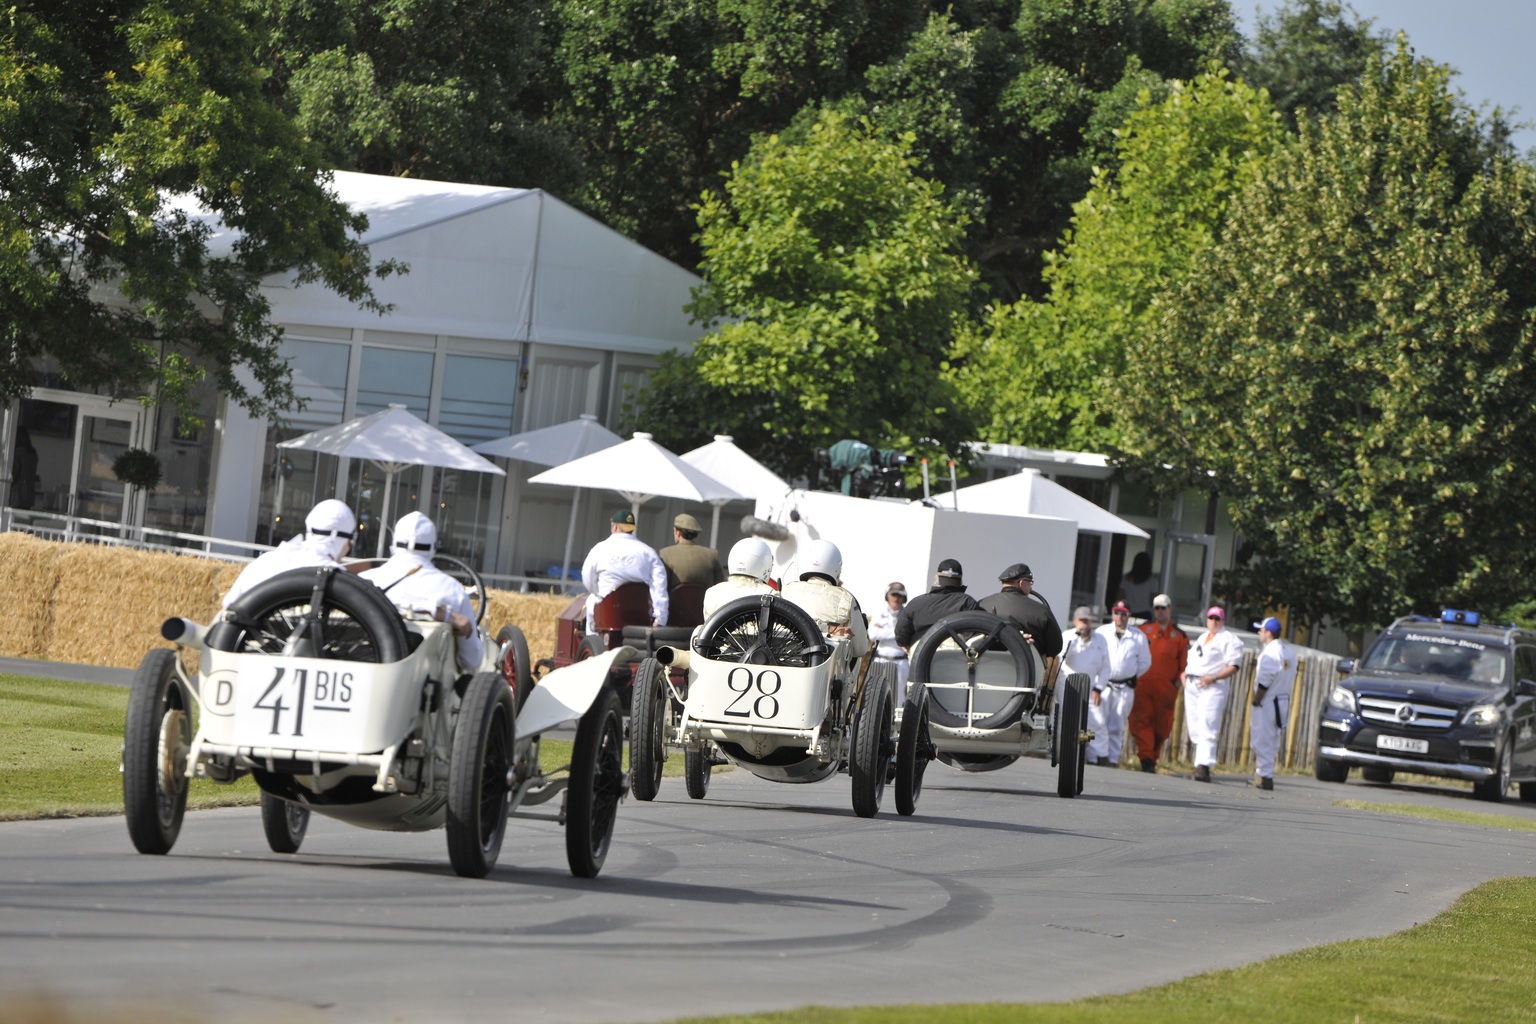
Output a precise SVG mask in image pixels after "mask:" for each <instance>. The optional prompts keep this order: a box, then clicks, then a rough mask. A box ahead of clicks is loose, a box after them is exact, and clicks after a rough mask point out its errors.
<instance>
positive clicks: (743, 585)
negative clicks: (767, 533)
mask: <svg viewBox="0 0 1536 1024" xmlns="http://www.w3.org/2000/svg"><path fill="white" fill-rule="evenodd" d="M725 561H726V569H727V571H728V572H729V573H730V575H729V576H727V577H726V578H725V580H724V581H723V582H721V583H716V584H715V585H714V586H712V587H710V588H709V589H708V590H706V591H704V617H705V618H706V619H707V618H709V617H710V616H711V615H713V614H715V612H717V611H719V610H720V609H721V608H723V607H724V606H725V605H728V604H730V603H731V602H732V601H735V600H736V599H737V598H742V597H752V596H753V595H755V594H772V593H775V591H774V589H773V588H772V587H770V586H769V585H768V575H769V574H770V573H772V572H773V552H772V551H771V550H769V548H768V545H767V544H765V543H764V542H762V541H761V540H758V539H757V538H756V537H747V538H744V539H742V540H739V541H737V542H736V545H735V546H734V547H732V548H731V553H730V555H729V557H727V558H726V560H725Z"/></svg>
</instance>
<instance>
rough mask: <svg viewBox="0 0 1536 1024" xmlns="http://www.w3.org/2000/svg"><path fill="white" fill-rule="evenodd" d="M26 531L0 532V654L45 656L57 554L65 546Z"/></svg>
mask: <svg viewBox="0 0 1536 1024" xmlns="http://www.w3.org/2000/svg"><path fill="white" fill-rule="evenodd" d="M71 546H80V545H64V544H56V543H54V542H52V541H46V540H42V539H40V538H38V537H34V536H32V535H31V534H28V533H16V532H7V533H0V607H3V608H5V610H6V619H7V620H8V622H7V626H6V628H5V629H4V630H3V631H0V656H3V657H7V658H39V659H47V658H48V642H49V639H50V637H51V636H52V634H53V622H54V615H55V608H54V604H55V600H56V595H57V593H58V591H59V564H58V563H59V556H60V555H61V554H63V553H64V549H65V548H66V547H71Z"/></svg>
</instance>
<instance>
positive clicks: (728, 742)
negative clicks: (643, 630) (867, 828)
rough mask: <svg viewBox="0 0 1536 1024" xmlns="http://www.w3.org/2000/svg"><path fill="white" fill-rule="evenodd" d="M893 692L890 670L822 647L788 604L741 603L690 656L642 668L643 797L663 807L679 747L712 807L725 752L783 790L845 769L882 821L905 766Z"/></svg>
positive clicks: (638, 728)
mask: <svg viewBox="0 0 1536 1024" xmlns="http://www.w3.org/2000/svg"><path fill="white" fill-rule="evenodd" d="M673 666H676V667H680V668H683V669H685V670H686V672H687V681H686V685H684V686H679V685H678V684H677V683H676V682H675V681H674V680H673V679H672V676H671V673H670V671H669V669H670V668H671V667H673ZM895 681H896V676H895V673H894V672H893V671H892V670H891V666H889V665H887V664H883V663H881V662H878V661H875V660H874V659H873V658H868V657H866V658H863V659H859V660H855V659H854V658H852V657H851V655H850V652H849V649H848V641H847V640H846V639H845V638H841V637H827V636H823V635H822V633H821V630H820V629H819V628H818V627H817V625H816V623H815V621H814V620H813V619H812V618H811V617H810V615H808V614H807V613H806V612H805V611H804V610H803V609H801V608H800V607H799V606H798V605H796V604H794V603H792V602H790V601H786V600H785V599H783V598H781V597H778V596H777V595H773V594H764V595H760V596H753V597H743V598H739V599H737V600H735V601H732V602H730V603H729V604H727V605H725V606H724V607H722V608H720V609H719V610H718V611H716V612H715V614H714V615H712V616H711V617H710V619H709V621H708V622H706V623H705V624H704V625H703V626H701V627H699V629H698V630H697V632H695V633H694V636H693V640H692V642H691V644H690V649H689V650H679V649H677V648H672V647H663V648H661V649H659V650H658V651H657V652H656V653H655V655H654V656H652V657H649V658H646V659H645V660H643V661H641V663H640V665H639V667H638V668H637V669H636V671H635V687H634V696H633V703H632V705H631V711H630V771H631V777H632V779H633V783H634V792H635V795H636V796H637V797H638V798H640V799H642V800H650V799H654V798H655V796H656V793H657V791H658V789H659V787H660V784H661V776H662V763H663V762H664V761H665V760H666V757H667V751H668V748H669V747H671V748H679V747H680V748H681V749H682V751H683V756H684V769H685V771H684V776H685V780H686V783H687V788H688V795H689V796H691V797H693V798H694V799H702V798H703V797H704V795H705V793H706V792H707V791H708V789H709V777H710V768H711V763H712V756H711V755H712V751H714V750H719V751H720V753H721V754H723V755H724V757H725V758H726V759H727V760H728V761H729V762H730V763H732V764H734V765H736V766H738V767H740V768H743V769H745V770H746V771H748V772H751V773H752V774H753V775H756V776H758V777H759V778H763V779H768V780H770V781H773V782H790V783H809V782H821V781H822V780H824V779H829V778H831V777H832V776H834V775H836V774H838V772H839V771H844V770H846V771H847V773H848V774H849V775H850V776H851V777H852V780H853V809H854V812H855V813H856V814H858V815H859V816H861V817H865V818H868V817H873V816H874V814H875V813H876V812H877V811H878V810H879V809H880V802H881V797H882V795H883V793H884V791H885V784H886V779H887V775H888V773H889V772H891V770H892V766H893V762H894V761H895V759H896V728H895V708H894V700H895ZM908 768H909V770H908V771H907V772H906V774H903V773H902V771H901V770H900V769H899V767H898V768H897V770H896V771H895V782H896V790H897V798H898V799H897V803H898V809H899V810H901V812H902V813H903V814H910V813H912V808H913V807H915V805H916V793H917V789H916V784H914V780H913V778H912V775H911V772H910V765H909V766H908ZM918 784H920V783H918Z"/></svg>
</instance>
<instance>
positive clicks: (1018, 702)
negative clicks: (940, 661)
mask: <svg viewBox="0 0 1536 1024" xmlns="http://www.w3.org/2000/svg"><path fill="white" fill-rule="evenodd" d="M946 640H953V641H954V642H955V643H956V644H959V645H960V647H961V648H963V649H965V650H966V651H967V652H969V653H970V654H971V655H972V657H969V658H967V661H968V662H970V664H971V676H972V683H973V684H974V681H975V658H976V657H980V656H981V653H982V652H985V651H987V650H991V651H993V652H996V651H997V648H998V646H999V645H1001V647H1002V649H1003V650H1004V651H1006V652H1007V653H1008V654H1009V655H1011V656H1012V658H1013V664H1014V684H1013V685H1015V686H1020V687H1027V688H1029V689H1034V686H1035V657H1034V650H1033V649H1032V648H1031V647H1030V645H1029V641H1027V640H1025V639H1024V634H1023V633H1021V632H1020V631H1019V629H1018V627H1017V626H1015V625H1014V624H1013V623H1012V622H1009V621H1008V620H1007V619H1002V618H999V617H998V616H996V615H992V614H990V613H988V612H981V611H969V612H960V613H959V614H956V615H950V616H946V617H945V618H942V619H940V620H939V621H938V622H935V623H934V624H933V625H932V626H931V627H930V628H929V629H928V631H927V632H925V633H924V634H923V636H922V639H920V640H919V641H918V642H917V646H915V647H913V648H912V669H911V677H910V682H923V683H927V682H931V681H932V680H930V679H929V677H928V676H929V672H930V671H931V670H932V668H933V654H934V652H935V651H937V650H938V649H939V645H940V644H942V643H943V642H944V641H946ZM1028 699H1029V694H1027V693H1016V694H1014V695H1013V696H1012V697H1010V698H1009V699H1008V702H1007V703H1006V704H1004V705H1003V707H1002V708H1001V709H999V710H998V711H997V712H996V713H995V714H992V715H989V716H987V717H986V718H983V719H979V720H977V721H975V722H970V721H967V720H965V719H963V718H961V717H960V716H958V715H954V714H951V713H950V712H948V711H946V710H945V709H944V707H943V706H942V705H941V704H939V702H938V700H937V693H936V692H935V691H933V690H930V691H928V715H929V717H930V719H931V720H932V721H934V722H937V723H938V724H940V725H946V726H950V727H951V728H974V729H1001V728H1003V727H1004V726H1006V725H1012V724H1013V723H1014V722H1016V721H1018V720H1019V716H1020V715H1021V714H1023V711H1024V705H1025V702H1026V701H1027V700H1028Z"/></svg>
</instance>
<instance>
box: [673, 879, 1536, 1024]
mask: <svg viewBox="0 0 1536 1024" xmlns="http://www.w3.org/2000/svg"><path fill="white" fill-rule="evenodd" d="M1533 920H1536V878H1504V879H1499V880H1497V881H1493V882H1488V883H1485V884H1484V885H1480V886H1478V887H1477V888H1476V889H1473V890H1472V891H1471V892H1469V893H1467V894H1466V895H1465V896H1463V897H1462V898H1461V899H1459V900H1457V901H1456V903H1455V905H1454V906H1452V907H1451V908H1450V909H1449V910H1447V911H1446V912H1445V913H1443V914H1441V915H1439V916H1438V917H1436V918H1434V919H1433V920H1431V921H1428V922H1426V923H1424V924H1419V925H1415V926H1414V927H1412V928H1409V929H1408V930H1407V931H1403V932H1398V933H1397V934H1396V935H1389V936H1387V937H1386V938H1383V939H1359V940H1355V941H1352V942H1340V943H1336V944H1334V945H1331V946H1319V947H1317V948H1315V949H1306V950H1302V951H1301V952H1299V953H1289V954H1286V955H1284V956H1278V957H1274V958H1273V959H1270V960H1265V961H1262V962H1261V963H1257V964H1250V965H1249V966H1247V967H1239V968H1236V969H1234V970H1229V971H1212V972H1211V973H1209V974H1201V975H1197V976H1195V977H1193V978H1186V979H1184V980H1183V981H1176V982H1174V983H1172V984H1170V985H1160V986H1158V987H1156V988H1149V989H1143V990H1142V991H1140V992H1132V993H1130V994H1129V995H1123V996H1103V997H1097V998H1093V999H1080V1000H1076V1001H1074V1002H1070V1003H1039V1004H1005V1003H976V1004H961V1005H953V1006H874V1007H859V1008H856V1009H830V1008H827V1007H809V1008H806V1009H800V1010H792V1011H789V1012H787V1013H771V1014H761V1015H756V1016H743V1017H709V1018H703V1017H698V1018H689V1020H688V1021H687V1022H678V1024H704V1022H706V1021H707V1022H709V1024H1167V1022H1198V1024H1226V1022H1231V1024H1249V1022H1254V1024H1317V1022H1338V1024H1385V1022H1419V1021H1422V1022H1425V1024H1430V1022H1433V1024H1487V1022H1489V1021H1536V970H1532V969H1531V964H1532V962H1533V958H1536V928H1532V927H1531V922H1532V921H1533Z"/></svg>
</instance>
